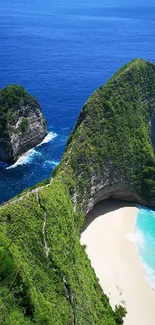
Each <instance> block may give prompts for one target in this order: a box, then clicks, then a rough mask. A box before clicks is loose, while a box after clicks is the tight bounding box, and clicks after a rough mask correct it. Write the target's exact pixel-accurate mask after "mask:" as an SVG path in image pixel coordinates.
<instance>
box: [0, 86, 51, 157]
mask: <svg viewBox="0 0 155 325" xmlns="http://www.w3.org/2000/svg"><path fill="white" fill-rule="evenodd" d="M0 131H1V132H0V160H1V161H4V162H8V163H13V162H15V161H16V160H17V159H18V157H19V156H20V155H22V154H23V153H25V152H26V151H28V150H29V149H31V148H32V147H34V146H36V145H38V144H39V143H40V142H41V141H42V140H43V139H44V137H45V136H46V135H47V130H46V121H45V119H44V117H43V115H42V112H41V107H40V105H39V103H38V102H37V100H36V99H35V98H34V97H32V96H30V95H29V94H28V93H27V92H26V91H25V90H24V88H23V87H20V86H17V85H13V86H9V87H7V88H5V89H3V90H1V92H0Z"/></svg>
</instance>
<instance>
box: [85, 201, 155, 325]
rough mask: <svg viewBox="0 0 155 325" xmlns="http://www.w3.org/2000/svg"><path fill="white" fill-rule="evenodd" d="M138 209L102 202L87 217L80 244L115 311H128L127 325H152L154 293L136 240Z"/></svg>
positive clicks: (154, 304)
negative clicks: (121, 307)
mask: <svg viewBox="0 0 155 325" xmlns="http://www.w3.org/2000/svg"><path fill="white" fill-rule="evenodd" d="M138 210H139V209H138V208H137V207H136V206H133V205H131V204H128V203H125V202H119V201H110V200H107V201H103V202H100V203H99V204H97V205H96V206H95V208H94V209H93V210H92V211H91V212H90V213H89V214H88V215H87V217H86V224H85V229H84V230H83V232H82V235H81V244H85V245H86V246H87V249H86V251H87V254H88V256H89V258H90V260H91V264H92V266H93V268H94V270H95V272H96V275H97V277H98V278H99V282H100V285H101V287H102V288H103V290H104V293H106V294H107V296H108V297H109V299H110V304H111V306H112V308H115V305H118V304H121V305H122V306H124V307H125V308H126V309H127V316H126V317H125V319H124V324H125V325H139V324H140V325H152V324H154V319H155V292H154V291H153V289H152V288H151V287H150V286H149V284H148V283H147V281H146V275H145V271H144V269H143V266H142V263H141V260H140V256H139V255H138V250H137V247H136V244H135V243H134V242H133V241H130V240H129V238H130V237H132V236H134V234H135V229H136V219H137V213H138Z"/></svg>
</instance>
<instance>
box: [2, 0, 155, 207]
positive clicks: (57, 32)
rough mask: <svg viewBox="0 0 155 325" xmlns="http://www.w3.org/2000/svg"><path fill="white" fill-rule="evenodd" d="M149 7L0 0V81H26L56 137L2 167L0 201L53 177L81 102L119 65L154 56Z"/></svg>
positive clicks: (154, 36)
mask: <svg viewBox="0 0 155 325" xmlns="http://www.w3.org/2000/svg"><path fill="white" fill-rule="evenodd" d="M154 12H155V11H154V8H149V7H148V8H146V7H141V8H140V7H139V8H138V7H130V8H127V7H106V6H104V1H102V0H97V1H96V0H90V1H87V0H83V1H82V0H79V1H77V0H75V1H70V0H64V1H62V0H54V1H50V0H46V1H41V0H38V1H37V2H36V1H35V0H1V6H0V88H2V87H5V86H7V85H8V84H12V83H18V84H21V85H23V86H24V87H25V88H26V89H27V90H28V91H29V92H30V93H31V94H32V95H34V96H35V97H36V98H37V99H38V101H39V102H40V104H41V106H42V110H43V113H44V115H45V117H46V119H47V121H48V130H49V132H53V133H56V134H57V137H53V139H52V140H51V141H49V142H48V143H44V144H43V145H42V146H40V147H37V148H36V149H34V150H33V151H32V152H30V154H29V156H28V157H26V158H25V160H24V159H22V160H21V161H20V163H18V164H16V165H15V166H14V168H9V169H6V168H4V167H2V166H1V168H0V202H4V201H6V200H8V199H9V198H11V197H13V196H14V195H16V194H18V193H19V192H21V191H22V190H23V189H25V188H27V187H29V186H32V185H34V184H35V183H37V182H39V181H41V180H43V179H45V178H47V177H49V176H50V174H51V171H52V170H53V168H54V166H55V165H56V164H57V163H58V162H59V161H60V159H61V156H62V153H63V150H64V147H65V143H66V141H67V137H68V135H69V133H70V131H71V130H72V128H73V127H74V124H75V121H76V119H77V117H78V114H79V111H80V109H81V107H82V106H83V104H84V103H85V101H86V100H87V98H88V97H89V95H90V94H91V93H92V92H93V91H94V90H95V89H96V88H98V87H99V86H100V85H102V84H103V83H105V82H106V80H107V79H108V78H109V77H110V76H112V74H113V73H114V72H115V71H116V70H117V69H118V68H119V67H120V66H121V65H123V64H124V63H126V62H127V61H129V60H132V59H133V58H135V57H142V58H145V59H148V60H151V61H154V62H155V42H154V39H155V20H154V18H155V16H154ZM50 134H51V133H50Z"/></svg>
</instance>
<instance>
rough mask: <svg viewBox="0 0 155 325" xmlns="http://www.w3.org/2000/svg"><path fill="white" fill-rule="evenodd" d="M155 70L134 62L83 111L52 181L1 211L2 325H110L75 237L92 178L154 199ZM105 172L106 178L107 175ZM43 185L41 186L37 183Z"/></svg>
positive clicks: (119, 312)
mask: <svg viewBox="0 0 155 325" xmlns="http://www.w3.org/2000/svg"><path fill="white" fill-rule="evenodd" d="M154 105H155V66H154V65H153V64H151V63H149V62H147V61H143V60H135V61H133V62H131V63H129V64H128V65H126V66H125V67H123V68H122V69H121V70H120V71H119V72H118V73H117V74H115V75H114V77H113V78H112V79H111V80H110V81H109V82H108V83H107V84H106V85H105V86H104V87H101V88H100V89H99V90H98V91H96V92H95V93H94V94H93V95H92V96H91V98H90V99H89V100H88V102H87V103H86V105H85V106H84V108H83V109H82V111H81V113H80V116H79V119H78V122H77V124H76V127H75V129H74V131H73V132H72V134H71V136H70V138H69V141H68V144H67V147H66V151H65V153H64V156H63V159H62V162H61V164H60V166H59V167H58V168H57V169H56V170H55V173H54V175H53V176H54V179H53V181H52V183H51V184H49V183H48V182H47V183H46V185H48V186H44V187H43V188H42V190H39V191H38V189H37V187H36V189H35V188H34V191H33V192H30V193H29V192H27V191H26V192H25V195H24V196H23V198H22V197H19V200H17V201H16V202H10V203H9V204H8V205H6V206H4V207H1V209H0V243H1V245H0V279H1V281H0V324H4V325H10V324H11V325H35V324H36V325H51V324H54V325H62V324H63V325H72V324H73V325H91V324H92V325H95V324H96V325H116V324H122V323H123V317H124V315H125V310H124V309H123V308H122V307H118V306H117V307H116V310H115V312H114V311H113V310H112V309H111V307H110V305H109V300H108V298H107V297H106V296H105V295H104V293H103V291H102V290H101V288H100V285H99V283H98V280H97V278H96V276H95V273H94V271H93V269H92V268H91V265H90V261H89V259H88V257H87V255H86V253H85V249H84V247H81V245H80V241H79V236H80V232H81V229H82V227H83V224H84V215H83V213H82V212H83V211H85V208H86V206H87V204H88V201H89V197H90V195H91V185H92V179H95V178H96V179H102V178H103V179H104V177H105V176H106V177H107V178H106V180H108V182H109V183H110V184H111V185H113V182H114V181H115V179H118V180H121V181H124V180H125V181H126V182H127V183H128V184H129V188H130V187H131V188H132V189H133V191H135V193H137V194H138V195H139V196H140V197H142V198H143V199H144V200H145V201H146V202H148V204H152V202H153V200H154V195H155V156H154V149H153V147H152V143H151V128H150V123H149V122H150V117H151V115H152V113H153V111H154ZM105 170H106V174H105ZM43 185H45V184H43Z"/></svg>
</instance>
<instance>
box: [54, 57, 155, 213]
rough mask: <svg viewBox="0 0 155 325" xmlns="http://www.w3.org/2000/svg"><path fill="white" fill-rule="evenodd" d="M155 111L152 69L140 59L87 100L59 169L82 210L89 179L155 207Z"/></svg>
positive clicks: (128, 65)
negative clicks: (120, 185)
mask: <svg viewBox="0 0 155 325" xmlns="http://www.w3.org/2000/svg"><path fill="white" fill-rule="evenodd" d="M154 107H155V65H154V64H152V63H149V62H148V61H144V60H140V59H137V60H134V61H132V62H131V63H129V64H127V65H126V66H124V67H123V68H121V69H120V70H119V71H118V72H117V73H116V74H115V75H114V76H113V77H112V78H111V79H110V80H109V82H108V83H107V84H106V85H105V86H103V87H101V88H100V89H99V90H97V91H96V92H95V93H94V94H93V95H92V96H91V97H90V98H89V100H88V102H87V103H86V104H85V106H84V107H83V109H82V111H81V113H80V116H79V119H78V121H77V124H76V127H75V129H74V130H73V132H72V134H71V136H70V138H69V140H68V145H67V148H66V151H65V154H64V157H63V160H62V162H61V165H60V167H59V168H58V173H59V175H61V177H64V178H65V180H66V183H67V184H68V186H69V187H70V190H71V193H73V194H74V193H75V192H76V196H77V200H78V202H79V203H80V205H81V204H82V207H86V206H87V203H88V201H89V197H90V195H91V194H90V193H91V184H92V179H105V180H106V182H107V181H108V182H109V183H108V184H109V185H112V184H113V183H114V182H115V181H120V182H122V181H123V180H124V181H125V182H126V183H127V184H128V187H129V188H131V189H132V190H133V191H134V192H135V193H137V194H138V195H139V197H141V198H142V199H144V201H145V202H147V203H148V204H152V205H153V204H154V198H155V155H154V149H153V147H152V143H151V128H150V118H151V115H152V114H153V111H154ZM68 153H70V154H68Z"/></svg>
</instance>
